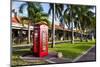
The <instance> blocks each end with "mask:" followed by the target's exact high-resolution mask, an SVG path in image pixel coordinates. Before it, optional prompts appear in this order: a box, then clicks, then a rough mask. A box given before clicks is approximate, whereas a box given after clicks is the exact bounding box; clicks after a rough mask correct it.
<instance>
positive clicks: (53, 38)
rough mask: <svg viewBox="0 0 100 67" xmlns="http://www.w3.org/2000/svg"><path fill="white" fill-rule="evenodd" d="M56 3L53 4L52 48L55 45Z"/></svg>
mask: <svg viewBox="0 0 100 67" xmlns="http://www.w3.org/2000/svg"><path fill="white" fill-rule="evenodd" d="M54 21H55V3H54V4H53V10H52V44H51V48H53V47H54V46H55V24H54Z"/></svg>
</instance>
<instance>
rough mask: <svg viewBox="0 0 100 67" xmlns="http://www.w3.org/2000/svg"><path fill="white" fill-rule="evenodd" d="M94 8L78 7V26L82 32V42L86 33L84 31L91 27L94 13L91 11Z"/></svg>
mask: <svg viewBox="0 0 100 67" xmlns="http://www.w3.org/2000/svg"><path fill="white" fill-rule="evenodd" d="M93 8H94V7H93V6H78V10H77V15H78V24H79V29H80V32H81V39H80V40H81V41H82V40H83V36H82V34H83V33H85V32H84V31H85V30H87V29H89V27H91V24H92V21H93V18H92V17H93V16H94V13H93V12H92V11H90V9H93Z"/></svg>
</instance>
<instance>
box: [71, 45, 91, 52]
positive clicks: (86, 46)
mask: <svg viewBox="0 0 100 67" xmlns="http://www.w3.org/2000/svg"><path fill="white" fill-rule="evenodd" d="M90 47H91V45H80V46H73V48H75V49H79V50H82V51H85V50H88V49H89V48H90Z"/></svg>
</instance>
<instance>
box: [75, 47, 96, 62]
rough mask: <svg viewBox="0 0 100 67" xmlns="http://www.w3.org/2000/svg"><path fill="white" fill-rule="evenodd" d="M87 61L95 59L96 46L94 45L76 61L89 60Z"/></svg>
mask: <svg viewBox="0 0 100 67" xmlns="http://www.w3.org/2000/svg"><path fill="white" fill-rule="evenodd" d="M89 61H96V46H94V47H93V48H92V49H91V50H90V51H89V52H87V53H86V54H85V55H83V56H82V57H81V58H80V59H79V60H77V61H76V62H89Z"/></svg>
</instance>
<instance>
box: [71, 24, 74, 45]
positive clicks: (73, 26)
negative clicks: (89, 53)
mask: <svg viewBox="0 0 100 67" xmlns="http://www.w3.org/2000/svg"><path fill="white" fill-rule="evenodd" d="M71 42H72V44H74V22H72V40H71Z"/></svg>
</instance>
